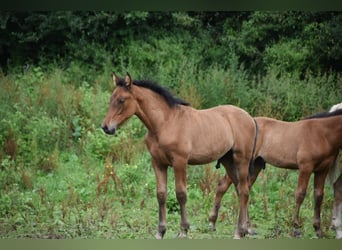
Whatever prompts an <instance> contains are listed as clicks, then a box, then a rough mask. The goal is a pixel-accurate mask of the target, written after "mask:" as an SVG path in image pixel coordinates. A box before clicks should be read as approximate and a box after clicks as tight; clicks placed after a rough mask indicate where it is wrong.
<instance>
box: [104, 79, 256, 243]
mask: <svg viewBox="0 0 342 250" xmlns="http://www.w3.org/2000/svg"><path fill="white" fill-rule="evenodd" d="M113 80H114V84H115V89H114V91H113V93H112V96H111V98H110V103H109V111H108V113H107V115H106V117H105V119H104V121H103V123H102V129H103V130H104V132H105V133H107V134H114V133H115V131H116V129H117V128H118V127H119V126H120V125H121V124H122V123H123V122H124V121H126V120H127V119H128V118H130V117H131V116H132V115H134V114H135V115H136V116H137V117H138V118H139V119H140V120H141V121H142V122H143V124H144V125H145V126H146V128H147V135H146V139H145V142H146V145H147V148H148V150H149V152H150V154H151V156H152V166H153V169H154V172H155V176H156V181H157V200H158V204H159V225H158V231H157V234H156V238H159V239H161V238H163V236H164V234H165V231H166V195H167V194H166V191H167V168H168V166H172V167H173V170H174V175H175V184H176V185H175V186H176V197H177V200H178V203H179V205H180V211H181V223H180V226H181V232H180V237H183V236H186V233H187V231H188V229H189V222H188V218H187V211H186V201H187V191H186V181H187V180H186V167H187V164H206V163H209V162H212V161H215V160H217V159H219V158H221V159H222V160H221V161H222V163H223V165H224V166H225V168H226V172H227V174H228V175H229V176H232V177H233V178H237V179H238V181H239V184H238V192H239V202H240V213H239V218H238V225H237V230H236V233H235V237H242V236H244V234H245V233H246V232H247V203H248V198H249V186H248V171H249V163H250V162H251V158H252V155H253V147H254V141H255V136H256V127H255V123H254V120H253V118H252V117H251V116H250V115H249V114H248V113H247V112H246V111H244V110H242V109H240V108H238V107H235V106H232V105H223V106H218V107H214V108H210V109H206V110H196V109H194V108H192V107H190V106H189V105H188V104H187V103H186V102H184V101H182V100H179V99H176V98H174V97H173V96H172V95H171V93H170V92H168V91H167V90H166V89H164V88H162V87H160V86H158V85H156V84H153V83H151V82H149V81H132V79H131V76H130V75H129V74H128V73H127V75H126V77H125V79H121V78H118V77H117V76H116V75H115V74H113Z"/></svg>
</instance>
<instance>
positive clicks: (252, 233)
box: [248, 228, 257, 235]
mask: <svg viewBox="0 0 342 250" xmlns="http://www.w3.org/2000/svg"><path fill="white" fill-rule="evenodd" d="M248 234H249V235H256V234H257V233H256V232H255V231H254V230H253V229H252V228H249V229H248Z"/></svg>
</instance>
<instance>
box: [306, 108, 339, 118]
mask: <svg viewBox="0 0 342 250" xmlns="http://www.w3.org/2000/svg"><path fill="white" fill-rule="evenodd" d="M336 115H342V109H338V110H335V111H333V112H329V111H326V112H321V113H317V114H313V115H310V116H307V117H305V118H304V120H306V119H315V118H326V117H331V116H336Z"/></svg>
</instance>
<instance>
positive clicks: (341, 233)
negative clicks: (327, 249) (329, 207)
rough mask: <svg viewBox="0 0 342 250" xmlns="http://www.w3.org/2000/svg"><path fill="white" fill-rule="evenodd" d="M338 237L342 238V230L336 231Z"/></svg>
mask: <svg viewBox="0 0 342 250" xmlns="http://www.w3.org/2000/svg"><path fill="white" fill-rule="evenodd" d="M336 239H342V230H337V231H336Z"/></svg>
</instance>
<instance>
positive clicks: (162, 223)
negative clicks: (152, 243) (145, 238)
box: [152, 159, 167, 239]
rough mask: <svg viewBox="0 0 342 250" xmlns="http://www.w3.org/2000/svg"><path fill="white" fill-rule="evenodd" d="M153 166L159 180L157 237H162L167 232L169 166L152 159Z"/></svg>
mask: <svg viewBox="0 0 342 250" xmlns="http://www.w3.org/2000/svg"><path fill="white" fill-rule="evenodd" d="M152 166H153V170H154V173H155V175H156V181H157V200H158V205H159V223H158V231H157V233H156V235H155V237H156V238H157V239H162V238H163V237H164V234H165V232H166V196H167V166H161V165H158V164H157V163H156V161H155V160H153V159H152Z"/></svg>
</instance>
